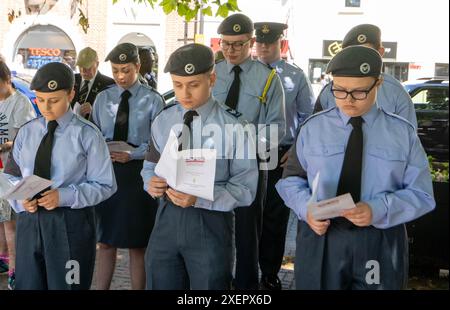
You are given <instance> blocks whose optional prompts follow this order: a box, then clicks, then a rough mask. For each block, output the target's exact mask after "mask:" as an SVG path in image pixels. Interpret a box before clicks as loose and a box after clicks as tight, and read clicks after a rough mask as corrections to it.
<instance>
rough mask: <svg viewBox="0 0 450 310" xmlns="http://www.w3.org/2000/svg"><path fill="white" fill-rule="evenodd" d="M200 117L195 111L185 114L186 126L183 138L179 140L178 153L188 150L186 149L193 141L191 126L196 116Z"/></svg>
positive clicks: (182, 134) (182, 133)
mask: <svg viewBox="0 0 450 310" xmlns="http://www.w3.org/2000/svg"><path fill="white" fill-rule="evenodd" d="M197 115H198V113H197V112H195V111H187V112H186V113H185V114H184V116H183V120H184V122H183V124H184V126H183V130H182V131H181V136H180V137H179V140H178V151H181V150H183V149H184V150H186V149H188V144H189V141H190V140H191V138H190V137H191V134H192V133H191V131H192V130H191V124H192V121H193V120H194V116H197ZM192 144H193V143H191V145H192Z"/></svg>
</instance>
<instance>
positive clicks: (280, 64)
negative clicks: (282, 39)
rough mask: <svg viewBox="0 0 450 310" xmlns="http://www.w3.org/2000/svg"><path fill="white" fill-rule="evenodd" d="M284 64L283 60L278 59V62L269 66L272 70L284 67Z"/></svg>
mask: <svg viewBox="0 0 450 310" xmlns="http://www.w3.org/2000/svg"><path fill="white" fill-rule="evenodd" d="M284 63H285V61H284V59H279V60H277V61H275V62H273V63H271V64H270V66H271V67H272V68H279V67H282V66H283V65H284Z"/></svg>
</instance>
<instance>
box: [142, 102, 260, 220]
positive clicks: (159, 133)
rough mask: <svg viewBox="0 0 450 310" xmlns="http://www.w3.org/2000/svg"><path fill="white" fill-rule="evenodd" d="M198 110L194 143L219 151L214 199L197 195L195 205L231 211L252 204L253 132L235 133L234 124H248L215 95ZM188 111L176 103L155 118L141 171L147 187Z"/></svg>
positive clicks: (255, 178) (254, 170)
mask: <svg viewBox="0 0 450 310" xmlns="http://www.w3.org/2000/svg"><path fill="white" fill-rule="evenodd" d="M195 111H196V112H197V113H198V114H199V116H198V117H195V118H194V120H193V122H192V125H191V126H192V131H193V147H194V148H206V149H215V150H216V151H217V160H216V175H215V181H214V201H209V200H206V199H202V198H197V202H196V204H195V207H196V208H203V209H208V210H214V211H223V212H228V211H231V210H233V209H234V208H236V207H247V206H250V205H251V203H252V202H253V200H254V198H255V196H256V187H257V183H258V182H257V181H258V168H257V162H256V152H255V146H254V144H255V141H254V139H255V137H254V133H253V135H250V136H248V137H247V136H243V135H240V136H239V138H237V137H236V136H235V135H234V134H233V131H234V127H235V126H237V127H236V128H238V127H239V126H241V125H242V126H243V127H241V128H245V127H244V126H245V124H244V123H243V122H241V121H240V120H238V118H237V117H236V116H235V115H233V112H227V111H226V108H225V107H223V106H222V105H221V104H219V103H218V102H217V101H216V100H215V99H213V98H210V99H209V100H208V102H207V103H205V104H204V105H202V106H201V107H199V108H197V109H195ZM186 112H187V110H185V109H184V108H183V107H182V106H181V105H180V104H176V105H173V106H171V107H168V108H166V109H165V110H163V111H162V112H161V113H160V114H159V115H158V116H157V117H156V119H155V120H154V122H153V125H152V141H151V143H150V150H149V153H148V154H147V155H146V160H145V161H144V167H143V169H142V172H141V175H142V179H143V181H144V189H145V190H146V191H147V188H148V182H149V180H150V179H151V178H152V177H153V176H155V175H156V174H155V167H156V164H157V162H158V160H159V156H160V155H161V154H162V153H163V150H164V147H165V145H166V143H167V140H168V138H169V134H170V131H171V130H173V131H174V133H175V134H176V135H177V136H179V135H180V133H181V129H182V125H183V116H184V114H185V113H186ZM235 132H239V131H238V130H236V131H235ZM199 136H201V138H200V139H199ZM251 150H253V151H251Z"/></svg>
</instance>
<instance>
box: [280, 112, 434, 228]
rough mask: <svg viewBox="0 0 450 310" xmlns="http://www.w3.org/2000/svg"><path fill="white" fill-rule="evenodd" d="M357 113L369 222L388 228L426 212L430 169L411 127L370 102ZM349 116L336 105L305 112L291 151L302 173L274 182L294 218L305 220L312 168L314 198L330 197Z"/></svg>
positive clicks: (430, 199) (363, 197)
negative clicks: (366, 109)
mask: <svg viewBox="0 0 450 310" xmlns="http://www.w3.org/2000/svg"><path fill="white" fill-rule="evenodd" d="M362 117H363V119H364V122H363V125H362V130H363V141H364V146H363V167H362V176H361V201H363V202H365V203H367V204H368V205H369V206H370V207H371V209H372V214H373V222H372V225H373V226H374V227H376V228H389V227H393V226H396V225H399V224H402V223H405V222H408V221H412V220H414V219H415V218H418V217H420V216H422V215H423V214H425V213H427V212H429V211H431V210H432V209H433V208H434V206H435V201H434V198H433V187H432V181H431V174H430V171H429V167H428V161H427V158H426V155H425V152H424V150H423V147H422V145H421V143H420V141H419V138H418V136H417V134H416V132H415V129H414V127H413V126H412V125H411V124H410V123H409V122H407V121H405V120H404V119H403V118H401V117H398V116H397V115H394V114H391V113H387V112H385V111H383V110H382V109H379V108H378V107H377V106H376V105H375V104H374V106H373V107H372V109H371V110H370V111H369V112H367V113H366V114H365V115H363V116H362ZM349 119H350V117H348V116H347V115H345V114H344V113H342V112H341V111H340V110H339V109H338V108H336V107H335V108H330V109H328V110H325V111H323V112H321V113H318V114H315V115H313V116H311V117H310V118H309V119H308V120H307V121H306V122H305V123H304V124H303V126H302V127H301V129H300V133H299V137H298V139H297V143H296V153H297V158H298V161H299V163H300V166H301V167H302V169H303V170H304V171H305V172H306V178H305V177H301V176H289V177H286V178H285V179H281V180H280V181H279V182H278V183H277V184H276V188H277V191H278V193H279V194H280V196H281V197H282V198H283V200H284V202H285V204H286V205H287V206H288V207H289V208H291V209H292V210H294V211H295V213H296V214H297V216H298V218H299V219H300V220H304V221H306V216H307V207H306V203H307V201H308V200H309V199H310V197H311V188H312V181H313V179H314V177H315V176H316V174H317V173H318V172H320V181H319V184H318V197H317V199H318V200H319V201H320V200H324V199H329V198H332V197H335V196H336V191H337V186H338V182H339V177H340V173H341V168H342V164H343V160H344V154H345V149H346V146H347V141H348V138H349V136H350V133H351V131H352V129H353V127H352V125H351V124H349V123H348V121H349ZM356 202H357V201H355V203H356Z"/></svg>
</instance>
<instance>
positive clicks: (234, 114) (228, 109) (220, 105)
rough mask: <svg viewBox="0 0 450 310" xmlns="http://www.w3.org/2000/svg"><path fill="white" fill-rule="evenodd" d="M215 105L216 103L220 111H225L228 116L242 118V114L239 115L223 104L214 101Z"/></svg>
mask: <svg viewBox="0 0 450 310" xmlns="http://www.w3.org/2000/svg"><path fill="white" fill-rule="evenodd" d="M216 103H217V105H218V106H219V107H220V108H221V109H223V110H225V111H227V112H228V114H230V115H232V116H233V117H235V118H239V117H241V116H242V113H241V112H239V111H236V110H235V109H232V108H230V107H229V106H227V105H225V104H224V103H222V102H219V101H216Z"/></svg>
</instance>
